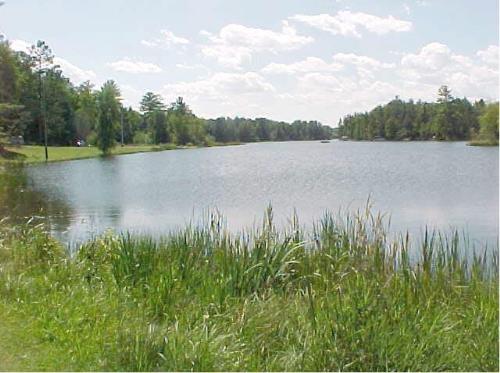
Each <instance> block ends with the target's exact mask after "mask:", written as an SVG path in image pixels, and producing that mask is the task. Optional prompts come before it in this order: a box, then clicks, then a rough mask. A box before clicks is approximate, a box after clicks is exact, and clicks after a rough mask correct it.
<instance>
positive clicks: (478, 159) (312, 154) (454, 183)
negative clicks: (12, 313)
mask: <svg viewBox="0 0 500 373" xmlns="http://www.w3.org/2000/svg"><path fill="white" fill-rule="evenodd" d="M16 172H21V173H23V175H24V176H25V179H26V184H25V186H24V187H22V188H19V187H18V188H15V189H14V190H13V191H11V192H10V193H11V195H10V196H9V198H8V204H9V208H8V210H9V211H8V212H7V213H8V214H11V215H22V216H30V215H37V216H45V218H46V219H47V221H48V222H49V223H50V227H51V230H52V233H53V234H54V235H55V236H56V237H58V238H59V239H61V240H63V241H64V242H72V243H76V242H79V241H82V240H85V239H87V238H89V237H91V236H93V235H96V234H98V233H101V232H103V231H105V230H107V229H113V230H115V231H125V230H129V231H132V232H140V233H151V234H153V235H155V236H158V235H161V234H162V233H166V232H168V231H170V230H174V229H177V228H180V227H182V226H184V225H185V224H186V223H188V222H189V221H194V222H199V221H200V220H201V219H202V217H203V216H207V212H208V211H213V210H214V209H218V211H220V212H221V213H222V214H223V215H224V216H225V217H226V219H227V224H228V226H229V228H230V229H231V230H233V231H238V230H240V229H242V228H245V227H251V226H252V225H254V224H258V222H259V221H260V220H261V218H262V216H263V213H264V210H265V208H266V206H267V205H269V204H272V206H273V210H274V214H275V217H276V222H277V223H278V224H279V225H283V224H286V222H287V221H288V219H289V218H290V217H291V216H292V214H293V212H294V210H295V211H297V213H298V216H299V219H300V222H301V223H302V224H304V225H305V226H311V224H312V222H313V221H314V220H317V219H318V218H320V217H321V216H322V214H323V213H324V211H325V210H330V211H332V212H337V211H338V210H339V209H344V210H349V211H354V210H356V209H358V208H361V207H363V206H364V205H366V203H367V200H368V198H369V199H370V201H371V203H372V204H373V210H374V211H381V212H384V213H387V214H390V216H391V229H392V231H393V232H399V231H406V230H408V231H410V232H411V233H412V234H416V235H419V234H420V233H421V232H422V230H423V229H425V227H426V226H428V227H433V228H438V229H441V230H444V231H447V232H449V231H450V229H451V228H457V229H459V230H461V231H466V232H467V234H468V235H469V237H470V239H471V240H473V241H474V242H477V243H479V244H483V243H488V244H492V243H495V244H496V241H497V237H498V148H495V147H493V148H488V147H471V146H466V144H465V143H463V142H350V141H349V142H342V141H332V142H330V143H320V142H319V141H316V142H312V141H311V142H284V143H258V144H247V145H242V146H227V147H213V148H200V149H188V150H170V151H163V152H155V153H141V154H132V155H125V156H118V157H111V158H107V159H101V158H95V159H86V160H76V161H68V162H61V163H49V164H41V165H33V166H26V167H24V169H22V170H19V171H16Z"/></svg>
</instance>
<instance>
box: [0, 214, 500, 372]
mask: <svg viewBox="0 0 500 373" xmlns="http://www.w3.org/2000/svg"><path fill="white" fill-rule="evenodd" d="M221 221H222V220H221V219H220V218H219V217H217V216H212V218H211V219H210V220H209V222H208V223H207V224H206V225H202V226H196V227H195V226H188V227H186V228H185V229H183V230H181V231H179V232H175V233H171V234H168V235H166V236H164V237H163V238H162V239H160V240H153V239H151V238H150V237H139V236H129V235H122V236H119V235H113V234H108V235H104V236H102V237H99V238H96V239H94V240H92V241H89V242H87V243H85V244H84V245H82V246H81V247H80V248H79V250H78V251H77V252H76V253H75V254H74V255H69V254H68V253H66V251H65V250H64V249H63V248H62V247H61V245H60V244H59V243H57V242H56V241H55V240H54V239H52V238H51V237H50V236H49V235H48V234H47V233H45V232H44V230H43V227H41V226H35V227H33V226H31V225H30V224H25V225H17V226H14V227H12V226H9V225H7V224H5V223H4V225H3V226H2V228H1V229H0V232H1V234H0V306H1V307H0V311H1V312H2V313H6V315H7V317H6V318H4V317H2V318H1V320H8V321H7V322H6V323H5V325H3V326H0V332H1V333H0V334H1V335H2V337H1V338H0V359H1V358H2V357H3V358H4V361H7V362H9V361H11V362H13V363H12V365H8V364H7V365H4V367H5V369H7V370H12V369H18V370H29V369H33V368H35V369H39V370H113V371H115V370H120V371H130V370H134V371H144V370H147V371H151V370H174V371H190V370H195V371H214V370H216V371H276V370H280V371H283V370H287V371H323V370H330V371H331V370H342V371H366V370H369V371H386V370H398V371H405V370H412V371H444V370H446V371H450V370H452V371H498V369H499V364H498V360H499V359H498V358H499V353H498V351H499V350H498V348H499V345H498V338H499V334H498V330H499V322H498V255H497V251H494V252H492V253H489V254H488V255H487V256H482V255H479V254H477V255H472V254H471V255H470V256H462V255H460V254H459V251H460V248H463V245H464V243H463V242H461V241H460V240H459V238H458V236H457V235H451V236H449V237H445V236H439V235H437V234H427V235H426V236H425V237H424V239H423V240H422V244H421V245H420V246H419V247H415V248H413V249H411V250H413V251H411V250H410V247H409V245H410V244H409V240H408V238H407V237H401V238H400V239H399V240H397V241H395V242H390V241H389V239H388V238H387V234H386V229H385V224H384V223H383V221H382V220H381V218H380V217H379V216H372V215H371V214H369V213H368V212H367V213H363V214H358V215H356V216H344V217H340V216H335V217H334V216H332V215H326V216H325V217H324V218H323V219H322V220H321V221H320V222H318V224H316V226H315V228H314V231H313V232H311V233H306V232H304V231H303V230H302V229H301V228H300V226H299V224H298V219H296V218H294V219H292V220H291V224H290V226H289V227H288V228H287V229H284V230H282V231H278V230H277V229H276V228H275V227H274V225H273V223H272V211H271V210H269V211H268V212H267V213H266V215H265V218H264V221H263V224H262V226H261V227H260V228H258V229H254V230H252V231H247V232H246V233H244V234H241V235H234V234H230V233H228V232H227V231H226V229H225V228H224V225H223V224H222V223H221ZM469 249H470V250H472V248H469ZM412 252H413V253H415V254H418V255H417V256H418V260H417V259H416V258H414V257H413V256H412V255H410V253H412ZM4 331H6V332H8V334H6V333H5V332H4ZM23 336H24V337H23ZM17 356H25V358H22V359H16V358H13V357H17ZM0 367H1V366H0Z"/></svg>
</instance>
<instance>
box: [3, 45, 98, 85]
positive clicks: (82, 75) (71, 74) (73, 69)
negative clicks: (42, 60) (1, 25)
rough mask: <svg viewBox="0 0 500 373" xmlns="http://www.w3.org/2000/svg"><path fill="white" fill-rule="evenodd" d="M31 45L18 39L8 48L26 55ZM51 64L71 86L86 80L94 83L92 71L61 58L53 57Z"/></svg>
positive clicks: (94, 76)
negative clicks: (66, 78) (58, 69)
mask: <svg viewBox="0 0 500 373" xmlns="http://www.w3.org/2000/svg"><path fill="white" fill-rule="evenodd" d="M31 45H32V44H31V43H28V42H27V41H25V40H19V39H15V40H12V41H11V42H10V47H11V48H12V50H15V51H17V52H25V53H28V52H29V49H30V47H31ZM53 63H54V65H58V66H59V68H60V69H61V71H62V72H63V74H64V75H65V76H66V77H68V78H69V79H70V80H71V82H72V83H73V84H80V83H83V82H85V81H87V80H90V81H91V82H94V83H95V82H96V79H97V76H96V73H95V72H94V71H92V70H85V69H82V68H80V67H78V66H76V65H74V64H72V63H71V62H69V61H68V60H66V59H64V58H61V57H54V60H53Z"/></svg>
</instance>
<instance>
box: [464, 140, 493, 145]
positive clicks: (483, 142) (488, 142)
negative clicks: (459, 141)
mask: <svg viewBox="0 0 500 373" xmlns="http://www.w3.org/2000/svg"><path fill="white" fill-rule="evenodd" d="M468 145H471V146H498V141H495V140H472V141H471V142H469V143H468Z"/></svg>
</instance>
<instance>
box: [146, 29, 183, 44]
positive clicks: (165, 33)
mask: <svg viewBox="0 0 500 373" xmlns="http://www.w3.org/2000/svg"><path fill="white" fill-rule="evenodd" d="M160 34H161V37H160V38H154V39H152V40H141V44H142V45H145V46H146V47H167V48H168V47H171V46H173V45H182V46H186V45H187V44H189V40H188V39H186V38H183V37H180V36H177V35H175V34H174V33H173V32H172V31H169V30H160Z"/></svg>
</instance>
